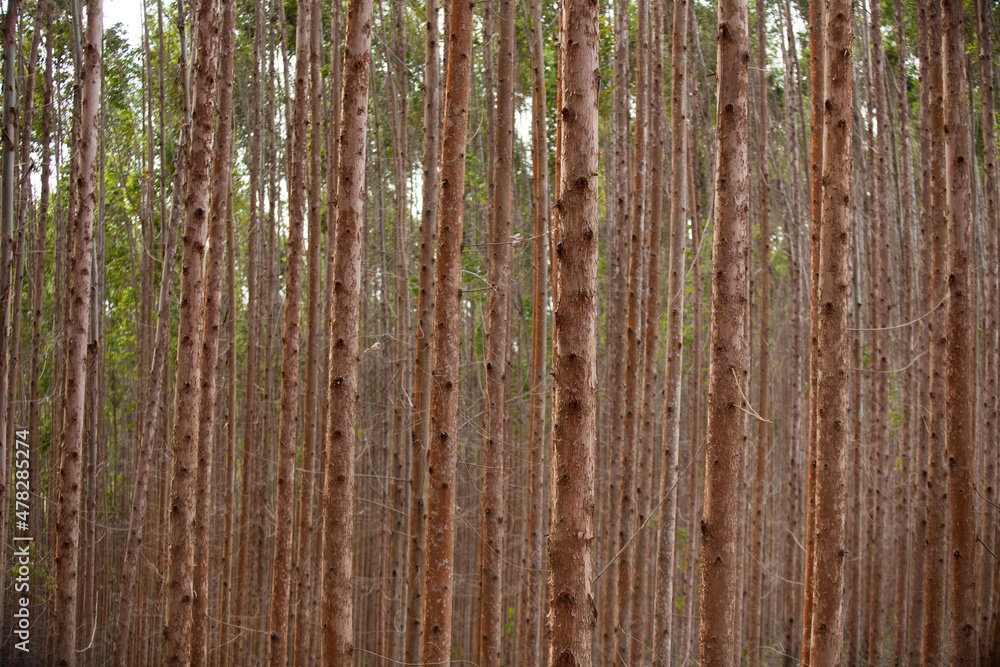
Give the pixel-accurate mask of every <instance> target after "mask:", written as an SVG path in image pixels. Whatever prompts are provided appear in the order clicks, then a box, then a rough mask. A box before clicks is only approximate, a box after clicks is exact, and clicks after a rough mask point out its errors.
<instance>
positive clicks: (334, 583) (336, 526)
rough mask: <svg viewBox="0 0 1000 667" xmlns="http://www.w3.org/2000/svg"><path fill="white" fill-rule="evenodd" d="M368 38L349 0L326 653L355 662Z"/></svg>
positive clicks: (367, 27) (326, 540)
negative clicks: (354, 553) (353, 592)
mask: <svg viewBox="0 0 1000 667" xmlns="http://www.w3.org/2000/svg"><path fill="white" fill-rule="evenodd" d="M371 39H372V2H371V0H351V3H350V5H349V7H348V10H347V34H346V39H345V42H344V46H345V51H344V53H345V55H344V74H343V77H344V78H343V101H342V107H341V109H342V114H341V120H340V149H339V154H340V164H339V168H338V171H337V178H338V195H337V225H336V247H335V255H336V258H335V264H334V273H333V275H332V276H331V279H332V280H333V302H332V303H331V313H333V314H334V319H333V322H332V324H331V328H330V377H329V383H328V384H329V389H328V393H327V397H328V398H327V410H328V418H327V419H328V422H327V423H328V431H327V436H326V438H327V440H326V479H325V481H324V484H325V488H324V493H323V498H324V504H323V634H324V638H325V648H326V660H327V661H328V662H329V663H330V664H333V665H337V666H338V667H339V666H342V665H344V666H346V665H350V664H351V661H352V655H353V653H354V641H353V637H352V622H351V621H352V605H351V590H352V575H351V572H352V551H353V549H354V536H353V532H354V531H353V524H354V503H353V497H354V449H355V441H356V439H357V433H358V425H357V424H358V416H357V415H358V324H359V322H358V314H359V310H360V305H361V303H360V301H361V250H362V248H361V233H362V229H363V227H364V200H365V164H366V162H365V144H366V141H367V130H368V80H369V73H370V71H371Z"/></svg>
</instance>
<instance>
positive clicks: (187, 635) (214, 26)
mask: <svg viewBox="0 0 1000 667" xmlns="http://www.w3.org/2000/svg"><path fill="white" fill-rule="evenodd" d="M195 22H196V24H197V32H196V36H195V60H194V77H195V78H194V85H193V90H194V100H193V102H194V103H193V107H192V118H191V148H190V153H189V154H188V160H189V164H188V172H187V184H186V186H185V196H184V208H185V211H184V250H183V254H182V257H181V267H182V273H181V294H180V297H181V308H180V320H179V322H178V325H177V372H176V376H175V379H174V385H175V393H174V415H175V418H174V428H173V435H172V455H173V466H172V470H173V476H172V477H171V479H170V513H169V517H170V521H169V536H170V542H169V550H168V557H167V608H166V616H165V618H164V626H163V638H164V651H165V653H164V662H165V663H167V664H170V665H186V664H189V663H190V662H191V630H192V606H193V593H194V572H193V570H194V541H193V533H194V522H195V518H196V517H195V493H196V487H197V479H196V477H197V473H198V462H197V437H198V394H199V392H198V388H199V382H200V379H199V378H200V374H199V366H198V352H199V349H200V346H201V342H202V336H203V332H204V323H203V320H202V317H203V313H204V305H205V304H204V299H205V282H204V273H205V272H204V258H205V236H206V231H207V228H208V224H207V223H208V216H209V204H210V195H211V189H210V188H211V174H210V169H211V167H212V159H213V142H214V138H215V137H214V128H213V123H214V121H215V114H216V100H215V87H216V81H217V72H216V68H217V55H216V52H217V48H218V38H219V30H218V24H219V16H218V11H217V8H216V6H215V3H214V2H212V0H202V1H201V3H200V4H199V5H198V9H197V10H196V16H195Z"/></svg>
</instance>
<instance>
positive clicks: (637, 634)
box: [629, 0, 687, 665]
mask: <svg viewBox="0 0 1000 667" xmlns="http://www.w3.org/2000/svg"><path fill="white" fill-rule="evenodd" d="M652 4H653V6H652V15H651V19H652V26H651V36H650V45H651V50H652V52H651V55H650V57H651V68H650V72H651V77H650V86H651V88H650V91H649V95H650V105H649V106H650V115H651V118H650V132H649V257H648V260H647V261H648V267H647V273H646V285H645V289H646V316H645V324H644V328H643V333H644V338H643V345H644V351H643V357H644V361H643V364H644V365H643V371H642V373H643V377H642V408H641V411H640V413H639V423H640V426H639V447H640V452H639V468H638V471H639V477H638V480H637V485H638V486H637V489H636V510H637V514H638V516H637V517H636V529H637V530H638V531H639V533H638V535H637V537H636V545H635V576H633V578H632V579H633V586H632V619H633V622H632V629H631V631H630V634H631V635H632V637H633V638H634V639H633V641H632V642H631V643H630V648H631V651H630V657H629V664H633V665H635V664H639V665H641V664H642V662H643V657H644V654H645V651H646V648H645V644H644V642H645V637H646V628H647V627H648V628H649V629H650V631H651V632H653V633H654V634H653V636H654V637H655V636H656V635H655V626H654V624H655V610H656V608H657V607H656V606H655V605H656V602H655V598H654V607H653V609H654V619H653V620H654V623H650V619H648V618H647V616H648V613H647V608H648V606H647V602H648V600H649V598H650V595H649V592H650V589H651V588H653V589H654V591H652V592H653V593H654V596H655V586H656V583H655V582H656V568H655V566H658V564H659V561H658V560H656V559H654V560H653V564H654V569H653V573H652V577H653V578H652V581H651V580H650V562H649V555H648V554H649V551H650V546H649V545H650V544H651V542H650V537H649V535H650V532H649V530H647V529H646V526H645V524H646V522H647V521H648V519H649V516H650V507H651V504H652V503H651V497H652V496H651V493H652V490H653V484H654V483H655V482H654V480H656V477H655V476H654V474H653V461H654V455H653V440H654V436H653V427H654V425H655V422H656V403H655V398H656V394H657V392H656V362H657V348H658V347H659V344H658V341H659V336H658V332H659V327H660V232H661V228H662V226H663V144H664V135H665V128H664V121H665V104H664V99H663V93H664V91H663V3H662V2H657V1H655V0H654V2H653V3H652ZM678 4H680V5H682V8H681V10H680V11H682V12H684V16H685V18H686V15H687V3H686V2H679V3H678ZM683 23H685V25H686V22H683ZM682 34H683V35H684V36H686V35H687V30H686V29H684V28H682ZM675 39H676V33H675ZM684 42H685V45H684V48H686V40H684ZM675 108H677V107H675ZM680 127H681V130H680V132H681V134H680V135H673V136H683V135H684V134H685V129H684V127H683V124H680ZM680 143H681V144H683V143H684V142H683V141H682V142H680ZM671 161H673V154H671ZM680 169H681V171H683V172H685V173H686V172H687V162H686V160H682V162H681V166H680ZM675 194H676V193H675ZM671 231H672V230H671ZM681 233H682V234H684V230H683V229H682V230H681ZM671 243H672V244H674V245H676V246H682V245H683V244H681V243H679V242H676V243H675V242H674V241H673V239H671ZM674 245H672V246H671V247H672V248H673V247H674ZM675 305H676V304H675V303H674V302H671V306H672V307H673V306H675ZM678 312H680V311H673V310H672V311H671V313H672V314H671V317H675V316H676V314H677V313H678ZM677 379H678V381H679V380H680V376H679V375H678V378H677ZM678 426H679V425H678ZM657 495H658V496H659V494H657ZM661 507H662V506H661ZM674 507H675V508H676V496H674ZM661 511H662V510H661ZM674 515H675V516H676V509H675V512H674ZM670 539H671V541H672V539H673V538H672V535H671V536H670ZM653 649H654V651H655V650H656V647H655V645H654V646H653ZM668 655H669V653H668Z"/></svg>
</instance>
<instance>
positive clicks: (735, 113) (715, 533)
mask: <svg viewBox="0 0 1000 667" xmlns="http://www.w3.org/2000/svg"><path fill="white" fill-rule="evenodd" d="M718 25H719V32H718V35H719V36H718V61H717V68H716V69H717V73H718V74H717V76H718V108H719V115H718V122H717V137H718V140H717V147H718V149H717V150H718V157H717V164H716V172H715V238H714V242H713V248H712V264H713V266H714V267H716V268H715V269H714V271H715V273H714V275H713V279H712V327H711V331H712V333H711V353H710V369H711V370H710V373H709V387H708V445H707V447H708V449H707V452H706V459H705V460H706V468H705V510H704V514H703V515H702V520H701V533H702V537H703V540H704V547H703V548H704V552H703V554H704V555H703V559H704V560H703V562H704V566H703V570H702V592H701V631H700V648H699V658H700V660H701V662H702V663H703V664H706V665H727V664H730V663H731V662H732V660H733V655H734V649H735V647H736V646H737V645H738V643H739V642H740V639H741V637H740V635H741V633H740V629H739V627H740V626H739V621H738V615H737V607H738V603H739V597H740V571H741V567H740V564H741V561H742V558H743V555H742V554H741V553H738V552H737V548H736V547H737V534H738V532H739V513H740V512H741V511H742V510H741V509H740V507H741V500H740V497H739V495H740V491H739V489H740V481H739V480H740V477H741V474H742V473H741V472H740V470H741V468H742V466H743V454H744V452H743V451H742V447H743V435H742V432H743V429H744V420H745V416H744V410H746V409H747V408H748V407H749V406H748V405H747V403H748V401H747V400H746V398H745V395H746V394H747V393H748V392H749V383H748V379H749V370H750V369H749V356H750V354H749V353H750V350H749V341H748V340H747V326H746V323H747V321H748V319H749V303H748V302H749V299H748V294H747V276H748V272H749V270H750V266H749V263H750V257H749V255H750V239H749V236H750V208H749V207H750V171H749V165H748V159H749V132H750V129H749V117H748V114H749V112H748V97H749V92H750V91H749V86H750V81H749V77H750V36H749V32H750V26H749V7H748V2H746V0H719V23H718ZM741 385H746V386H747V390H743V389H742V388H741ZM741 408H742V409H741ZM664 465H666V462H664Z"/></svg>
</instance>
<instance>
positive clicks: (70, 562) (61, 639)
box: [4, 0, 104, 666]
mask: <svg viewBox="0 0 1000 667" xmlns="http://www.w3.org/2000/svg"><path fill="white" fill-rule="evenodd" d="M15 14H16V12H15ZM8 18H9V19H11V18H12V17H10V16H8ZM103 19H104V15H103V4H102V2H101V0H90V1H89V2H88V5H87V30H86V34H85V39H86V50H85V53H84V57H83V64H82V71H81V80H82V87H81V88H82V89H81V106H80V143H79V144H78V145H79V150H80V152H79V157H78V160H79V164H80V170H79V173H80V181H79V193H78V202H79V208H78V209H77V210H74V211H72V213H71V215H73V216H74V217H75V218H76V222H75V224H74V225H73V239H74V243H73V255H72V257H71V260H70V262H71V263H70V266H69V270H68V275H67V281H68V282H67V301H68V306H69V308H68V321H67V333H66V361H65V373H66V375H65V385H64V394H63V408H62V411H63V432H62V437H61V439H60V462H59V474H58V475H59V491H58V502H57V515H56V526H55V532H56V535H57V539H56V545H57V547H56V555H55V563H54V564H55V581H56V594H55V601H54V609H53V619H54V629H53V630H54V638H55V644H54V653H53V658H54V663H55V664H57V665H66V666H72V665H75V664H76V629H77V623H76V614H77V583H78V579H77V556H78V554H77V545H78V544H79V536H80V526H79V516H80V486H81V480H82V469H81V464H82V460H81V455H80V451H81V448H82V443H83V407H84V401H85V397H86V391H87V387H86V360H87V332H88V330H89V328H90V310H91V308H90V299H91V281H92V278H93V275H92V265H91V264H92V259H93V250H94V215H95V210H96V206H97V198H96V192H97V191H96V181H97V178H96V177H97V148H98V146H97V130H98V128H97V122H98V121H97V117H98V107H99V103H100V85H101V65H102V62H101V51H102V41H103V32H104V31H103V25H104V20H103ZM6 29H7V30H8V31H9V32H8V36H7V38H8V39H12V38H13V32H12V31H13V25H12V23H10V24H8V25H7V26H6ZM9 57H10V51H9V50H8V58H9ZM12 65H13V63H9V64H8V67H11V68H12ZM8 93H9V91H8ZM9 129H10V128H9V127H8V130H9ZM9 140H10V139H9V138H8V141H9ZM4 175H5V180H6V179H7V178H11V177H12V172H11V171H10V170H9V169H5V170H4ZM8 183H10V185H11V186H12V185H13V183H12V182H10V181H8ZM8 213H12V211H10V210H7V209H6V208H5V212H4V214H5V216H6V215H7V214H8Z"/></svg>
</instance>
